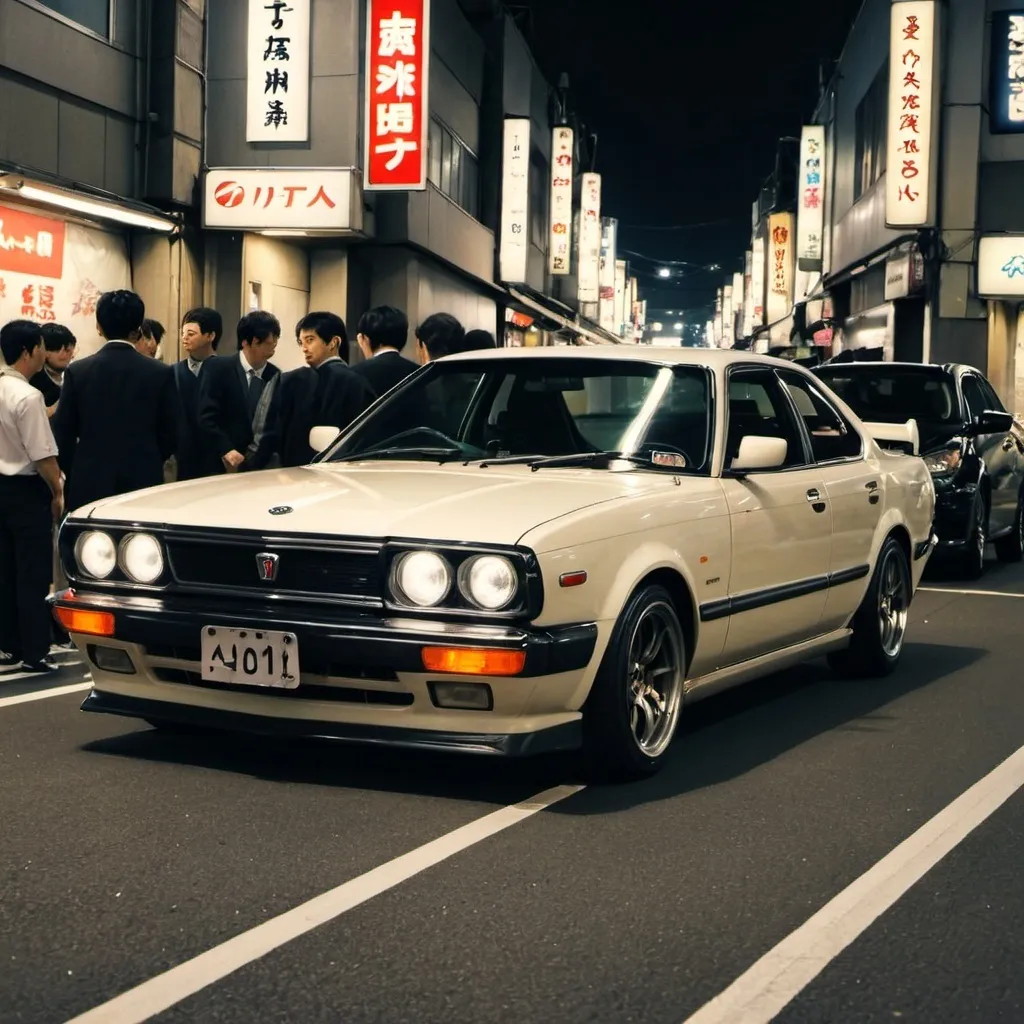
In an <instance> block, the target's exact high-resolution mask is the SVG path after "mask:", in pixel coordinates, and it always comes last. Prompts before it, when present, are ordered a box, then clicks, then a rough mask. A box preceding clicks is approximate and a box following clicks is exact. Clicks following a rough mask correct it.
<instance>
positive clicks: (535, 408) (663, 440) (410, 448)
mask: <svg viewBox="0 0 1024 1024" xmlns="http://www.w3.org/2000/svg"><path fill="white" fill-rule="evenodd" d="M708 411H709V386H708V372H707V370H706V369H705V368H703V367H699V366H675V367H667V366H663V365H658V364H655V363H645V362H640V361H637V360H633V359H629V360H626V359H624V360H621V361H614V360H609V359H587V358H584V357H581V358H565V359H561V358H550V359H549V358H533V359H531V358H515V359H482V360H474V361H463V360H458V361H452V362H446V361H441V362H437V363H431V364H430V365H429V366H428V368H427V369H426V370H424V371H422V372H421V373H419V374H416V375H415V376H414V377H411V378H410V379H409V380H408V381H407V382H406V383H405V384H404V385H403V386H401V387H400V388H397V389H396V390H395V391H394V392H393V393H392V394H391V395H390V396H388V397H387V398H386V399H385V400H384V401H383V402H381V403H380V404H379V405H378V406H376V407H375V408H374V409H373V410H372V411H371V412H370V414H369V416H368V417H367V418H366V419H364V420H363V421H362V422H360V423H358V424H357V425H356V426H355V427H353V428H352V429H351V430H350V431H348V432H347V433H346V434H344V435H343V436H342V437H341V438H339V440H338V441H337V442H336V443H335V444H334V446H333V447H332V448H330V449H329V450H328V451H327V452H326V453H325V455H324V458H323V461H325V462H342V461H357V460H367V459H402V460H407V459H411V460H416V461H424V462H429V461H433V462H446V461H455V460H461V461H464V462H479V463H480V464H481V465H486V464H487V463H488V462H491V463H493V462H501V461H503V460H504V461H509V462H513V461H515V462H528V463H531V464H532V465H534V466H535V468H540V467H541V466H543V467H545V468H546V467H549V466H550V467H551V468H557V467H558V466H560V465H561V466H572V465H593V466H595V467H598V468H604V467H605V466H606V465H609V464H611V463H612V461H613V460H612V459H610V458H604V457H603V456H605V455H608V454H615V455H618V454H622V455H626V456H630V462H631V463H632V464H633V465H640V466H641V467H642V466H644V465H646V466H648V467H653V468H666V469H671V470H673V471H675V472H679V471H688V472H695V473H700V472H705V471H706V470H707V467H708V464H709V461H710V458H709V447H710V430H709V421H710V417H709V415H708Z"/></svg>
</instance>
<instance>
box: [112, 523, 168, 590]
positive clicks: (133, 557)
mask: <svg viewBox="0 0 1024 1024" xmlns="http://www.w3.org/2000/svg"><path fill="white" fill-rule="evenodd" d="M121 568H122V569H124V571H125V572H126V573H127V574H128V575H129V576H130V577H131V578H132V579H133V580H135V582H136V583H156V581H157V580H158V579H160V577H161V576H162V575H163V572H164V553H163V551H161V549H160V542H159V541H158V540H157V539H156V537H153V536H152V535H150V534H148V533H129V534H128V536H127V537H125V539H124V540H123V541H121Z"/></svg>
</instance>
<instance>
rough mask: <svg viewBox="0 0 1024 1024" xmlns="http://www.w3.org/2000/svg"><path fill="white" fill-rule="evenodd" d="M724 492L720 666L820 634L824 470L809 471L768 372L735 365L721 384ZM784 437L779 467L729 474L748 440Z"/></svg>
mask: <svg viewBox="0 0 1024 1024" xmlns="http://www.w3.org/2000/svg"><path fill="white" fill-rule="evenodd" d="M725 397H726V401H727V403H728V406H727V409H726V422H727V428H726V439H725V445H726V449H725V462H724V464H723V479H722V486H723V489H724V492H725V497H726V500H727V502H728V508H729V523H730V531H731V534H732V565H731V569H730V574H729V598H728V602H727V604H728V608H727V609H726V610H725V611H724V613H725V614H728V615H729V628H728V631H727V633H726V640H725V648H724V651H723V656H722V660H723V665H734V664H737V663H739V662H742V661H746V660H748V659H750V658H756V657H758V656H759V655H762V654H766V653H768V652H769V651H773V650H778V649H780V648H783V647H788V646H790V645H792V644H797V643H800V642H801V641H803V640H808V639H810V638H811V637H813V636H816V635H817V634H818V633H819V631H820V629H819V623H820V620H821V615H822V612H823V610H824V606H825V596H826V588H827V586H828V567H829V557H830V552H831V546H832V513H831V508H830V505H829V501H828V497H827V494H826V488H825V479H824V475H823V474H822V472H821V470H820V469H819V468H818V467H817V466H814V465H811V460H810V457H809V450H808V445H807V442H806V438H805V436H804V431H803V427H802V426H801V424H800V423H799V421H798V420H797V418H796V416H795V414H794V412H793V408H792V405H791V403H790V402H789V400H788V399H787V397H786V395H785V393H784V392H783V389H782V384H781V383H780V381H779V379H778V377H777V376H776V374H775V371H774V370H773V369H772V368H771V367H766V366H763V365H762V366H758V365H748V366H744V365H740V366H737V367H733V368H731V369H730V371H729V372H728V374H727V380H726V396H725ZM748 435H753V436H767V437H781V438H784V439H785V441H786V442H787V446H788V454H787V457H786V462H785V464H784V465H783V466H782V467H780V468H779V469H774V470H767V471H760V470H759V471H754V472H750V473H749V474H745V475H742V476H734V475H730V473H729V465H730V463H731V462H732V460H733V459H734V458H735V457H736V455H737V454H738V452H739V446H740V442H741V441H742V439H743V437H744V436H748Z"/></svg>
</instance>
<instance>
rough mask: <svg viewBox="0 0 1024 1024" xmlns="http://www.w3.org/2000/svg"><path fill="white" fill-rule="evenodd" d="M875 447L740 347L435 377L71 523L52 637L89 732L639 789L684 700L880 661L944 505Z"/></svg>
mask: <svg viewBox="0 0 1024 1024" xmlns="http://www.w3.org/2000/svg"><path fill="white" fill-rule="evenodd" d="M912 427H913V424H909V425H908V428H907V431H906V433H907V435H908V437H909V436H910V434H911V433H912ZM884 429H885V430H886V431H887V434H888V436H887V440H890V441H891V440H892V439H893V438H892V436H891V435H892V434H893V433H894V432H895V433H899V428H895V427H893V426H892V425H887V426H886V427H885V428H884ZM872 430H873V428H870V427H866V426H865V425H864V424H862V423H861V422H860V421H859V420H858V419H857V418H856V417H855V416H854V415H853V413H852V412H851V411H850V410H849V409H848V408H846V407H845V406H844V405H843V404H842V403H841V402H840V401H839V400H838V399H837V398H836V397H835V396H834V395H833V394H831V393H830V392H829V391H828V390H827V388H825V386H824V385H822V383H821V382H820V381H817V380H815V379H814V378H813V377H812V376H811V375H810V374H808V373H805V372H804V371H803V370H802V369H800V368H799V367H797V366H794V365H793V364H790V363H785V362H780V361H777V360H773V359H768V358H763V357H759V356H754V355H749V354H746V353H740V352H726V351H709V350H706V349H671V350H669V349H664V350H659V349H654V348H649V347H646V346H638V347H632V346H630V347H626V346H622V347H612V346H609V347H607V348H593V349H573V350H569V349H564V348H551V349H511V350H508V349H505V350H501V349H499V350H497V351H491V352H488V353H483V354H482V353H469V354H466V355H465V356H456V357H449V358H447V359H444V360H441V361H439V362H435V363H431V364H429V365H428V366H427V367H425V368H423V369H421V370H420V371H419V372H418V373H416V374H414V375H413V376H412V377H411V378H409V379H408V380H407V381H406V382H405V383H404V384H403V385H401V386H399V387H398V388H396V389H395V390H394V391H392V392H391V393H390V394H389V395H387V396H385V397H384V398H383V399H381V400H380V401H379V402H378V403H377V404H376V405H375V406H374V407H373V408H371V409H370V410H369V411H368V412H367V413H365V414H364V415H363V416H362V418H361V419H359V420H358V421H357V422H356V423H354V424H353V425H352V426H351V427H350V428H349V429H348V430H347V431H345V432H344V433H343V434H342V435H341V436H336V435H337V432H336V431H330V430H328V432H327V438H326V442H327V443H326V446H325V447H324V448H323V449H322V450H321V454H320V456H318V458H317V460H316V461H315V462H314V464H312V465H310V466H306V467H302V468H299V469H289V470H268V471H265V472H261V473H253V474H240V475H235V476H228V477H218V478H215V479H206V480H198V481H191V482H188V483H181V484H172V485H169V486H164V487H158V488H153V489H150V490H146V491H139V492H136V493H134V494H129V495H125V496H123V497H118V498H113V499H109V500H106V501H102V502H98V503H97V504H95V505H92V506H89V507H86V508H82V509H79V510H77V511H76V512H75V513H73V514H72V515H71V516H70V517H69V518H68V519H67V520H66V522H65V523H64V526H63V529H62V530H61V535H60V548H61V555H62V559H63V564H64V568H65V571H66V573H67V576H68V579H69V582H70V589H69V590H67V591H65V592H63V593H61V594H59V595H57V596H56V598H55V599H54V606H55V613H56V615H57V617H58V619H59V620H60V622H61V623H62V624H63V625H64V627H65V628H66V629H67V630H68V631H69V632H70V633H71V635H72V636H73V638H74V640H75V642H76V644H77V645H78V646H79V648H80V649H81V650H82V652H83V653H84V655H85V656H86V658H87V659H88V661H89V664H90V667H91V671H92V678H93V685H94V689H93V691H92V693H91V694H90V695H89V697H88V698H87V699H86V701H85V703H84V705H83V707H84V708H85V710H87V711H97V712H106V713H112V714H117V715H127V716H131V717H136V718H140V719H144V720H146V721H149V722H150V723H152V724H154V725H157V726H158V727H170V728H179V727H181V726H186V727H200V728H201V729H202V728H214V729H219V728H226V729H234V730H242V731H245V732H252V733H265V734H270V733H274V734H285V735H291V736H305V737H330V738H335V739H339V740H346V741H355V742H365V743H387V744H393V745H395V746H406V747H423V748H434V749H445V750H461V751H472V752H476V753H487V754H505V755H524V754H535V753H539V752H544V751H557V750H567V749H574V748H583V750H584V752H585V755H586V758H587V760H588V762H589V763H590V765H591V766H592V767H593V768H594V769H595V770H596V771H597V772H599V773H600V774H603V775H604V776H606V777H614V778H619V779H624V778H635V777H638V776H642V775H645V774H649V773H651V772H653V771H654V770H656V769H657V768H658V766H659V765H660V764H661V763H662V761H663V759H664V758H665V755H666V751H667V750H668V748H669V745H670V743H671V741H672V738H673V736H674V735H675V733H676V731H677V729H678V726H679V721H680V716H681V713H682V709H683V706H684V705H685V704H687V703H688V702H690V701H692V700H696V699H699V698H701V697H704V696H706V695H708V694H711V693H715V692H716V691H719V690H721V689H723V688H725V687H729V686H732V685H735V684H738V683H742V682H745V681H748V680H752V679H756V678H758V677H760V676H764V675H766V674H768V673H771V672H775V671H777V670H779V669H783V668H785V667H787V666H790V665H793V664H794V663H797V662H800V661H803V660H805V659H809V658H814V657H817V656H819V655H827V656H828V657H829V659H830V661H831V663H832V665H833V667H834V668H835V669H837V670H839V671H841V672H843V673H847V674H851V675H854V676H878V675H885V674H886V673H889V672H891V671H892V670H893V669H894V668H895V666H896V664H897V662H898V661H899V658H900V654H901V652H902V649H903V643H904V635H905V631H906V627H907V612H908V608H909V606H910V602H911V599H912V597H913V595H914V592H915V589H916V587H917V585H918V582H919V580H920V578H921V573H922V571H923V569H924V567H925V563H926V562H927V560H928V557H929V554H930V552H931V550H932V547H933V544H934V538H933V535H932V515H933V510H934V504H935V495H934V490H933V486H932V479H931V474H930V473H929V472H928V470H927V468H926V467H925V465H924V463H923V462H922V460H921V459H919V458H917V457H916V456H914V455H913V454H907V453H903V452H900V453H896V452H891V451H886V450H883V449H882V448H881V447H879V445H878V443H876V440H875V439H874V438H873V437H872ZM323 435H324V429H323V428H316V429H314V430H313V432H312V435H311V437H313V438H314V439H321V443H322V439H323ZM896 440H899V439H898V438H897V439H896ZM314 447H317V445H314Z"/></svg>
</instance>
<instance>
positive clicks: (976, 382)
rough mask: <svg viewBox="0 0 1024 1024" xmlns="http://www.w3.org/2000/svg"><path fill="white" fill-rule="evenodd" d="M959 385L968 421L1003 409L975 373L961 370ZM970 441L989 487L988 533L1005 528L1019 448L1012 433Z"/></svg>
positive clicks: (1011, 512) (1013, 506)
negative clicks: (981, 464)
mask: <svg viewBox="0 0 1024 1024" xmlns="http://www.w3.org/2000/svg"><path fill="white" fill-rule="evenodd" d="M960 388H961V390H962V391H963V396H964V404H965V405H966V407H967V422H968V423H973V422H975V421H976V420H977V419H978V418H979V417H980V416H981V414H982V413H983V412H985V411H986V410H987V409H994V410H995V411H997V412H1003V411H1004V410H1003V406H1002V403H1001V402H1000V401H999V399H998V398H996V396H995V393H994V392H992V391H991V390H990V389H988V388H986V387H985V381H983V380H982V378H981V377H980V376H979V375H978V374H976V373H971V372H967V373H965V374H964V375H963V376H962V377H961V378H960ZM986 392H988V393H986ZM993 401H994V402H995V403H996V404H995V405H993V404H992V403H993ZM972 441H973V443H974V450H975V451H976V452H977V453H978V457H979V458H980V459H981V460H982V462H984V463H985V473H986V475H987V476H988V480H989V484H990V485H991V488H992V490H991V497H992V504H991V507H990V508H989V526H988V529H989V535H990V536H991V535H992V534H997V533H1002V532H1004V531H1006V530H1009V529H1010V528H1011V527H1012V526H1013V523H1014V517H1015V515H1016V514H1017V495H1018V490H1019V483H1018V478H1017V474H1016V473H1015V469H1016V467H1017V462H1018V460H1019V450H1018V446H1017V441H1016V438H1015V437H1014V436H1013V434H1012V433H1008V434H981V435H979V436H978V437H975V438H972Z"/></svg>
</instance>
